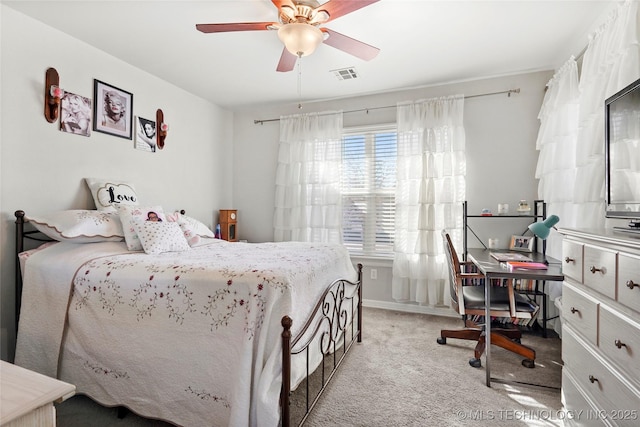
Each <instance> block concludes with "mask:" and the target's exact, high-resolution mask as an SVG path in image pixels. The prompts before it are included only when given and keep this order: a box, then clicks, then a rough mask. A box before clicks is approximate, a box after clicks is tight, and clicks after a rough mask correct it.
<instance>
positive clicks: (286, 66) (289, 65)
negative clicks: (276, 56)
mask: <svg viewBox="0 0 640 427" xmlns="http://www.w3.org/2000/svg"><path fill="white" fill-rule="evenodd" d="M297 59H298V57H297V56H295V55H294V54H293V53H291V52H289V51H288V50H287V48H286V47H285V48H284V49H282V55H281V56H280V62H278V68H276V71H280V72H281V73H286V72H287V71H291V70H293V67H295V65H296V60H297Z"/></svg>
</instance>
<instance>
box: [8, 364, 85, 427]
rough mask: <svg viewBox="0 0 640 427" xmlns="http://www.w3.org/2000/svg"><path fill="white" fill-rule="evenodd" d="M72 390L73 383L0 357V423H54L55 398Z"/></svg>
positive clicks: (13, 426) (23, 426)
mask: <svg viewBox="0 0 640 427" xmlns="http://www.w3.org/2000/svg"><path fill="white" fill-rule="evenodd" d="M75 392H76V387H75V386H74V385H72V384H68V383H65V382H63V381H58V380H56V379H54V378H50V377H47V376H45V375H42V374H39V373H37V372H33V371H30V370H28V369H25V368H22V367H20V366H16V365H14V364H11V363H8V362H5V361H0V426H2V427H27V426H28V427H54V426H55V425H56V409H55V407H54V406H53V404H54V402H56V403H59V402H62V401H64V400H66V399H68V398H69V397H71V396H73V395H74V394H75Z"/></svg>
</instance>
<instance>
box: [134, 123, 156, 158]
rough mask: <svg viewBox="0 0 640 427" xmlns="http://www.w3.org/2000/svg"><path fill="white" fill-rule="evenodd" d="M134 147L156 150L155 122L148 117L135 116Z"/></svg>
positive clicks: (153, 151)
mask: <svg viewBox="0 0 640 427" xmlns="http://www.w3.org/2000/svg"><path fill="white" fill-rule="evenodd" d="M136 122H137V127H138V130H137V131H136V149H138V150H142V151H149V152H151V153H155V152H156V122H155V121H153V120H149V119H144V118H142V117H140V116H138V117H137V120H136Z"/></svg>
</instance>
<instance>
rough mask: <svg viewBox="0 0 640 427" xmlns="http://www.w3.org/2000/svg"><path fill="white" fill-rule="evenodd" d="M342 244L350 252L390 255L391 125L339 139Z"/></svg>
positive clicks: (393, 160)
mask: <svg viewBox="0 0 640 427" xmlns="http://www.w3.org/2000/svg"><path fill="white" fill-rule="evenodd" d="M342 142H343V144H342V147H343V148H342V189H341V190H342V203H343V204H342V213H343V218H342V219H343V221H342V226H343V241H344V244H345V246H347V248H348V249H349V251H350V252H351V253H354V254H360V255H371V256H389V255H391V254H392V253H393V242H394V226H395V224H394V222H395V189H396V160H397V134H396V128H395V126H388V127H385V128H377V129H368V130H367V129H360V130H358V131H351V132H345V133H344V134H343V139H342Z"/></svg>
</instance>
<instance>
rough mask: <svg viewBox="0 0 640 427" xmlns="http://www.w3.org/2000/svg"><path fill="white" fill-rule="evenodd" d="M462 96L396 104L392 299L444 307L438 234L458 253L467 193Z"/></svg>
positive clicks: (443, 264) (446, 291)
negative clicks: (448, 239) (445, 235)
mask: <svg viewBox="0 0 640 427" xmlns="http://www.w3.org/2000/svg"><path fill="white" fill-rule="evenodd" d="M463 112H464V96H462V95H456V96H452V97H446V98H436V99H428V100H424V101H418V102H415V103H414V102H411V103H400V104H398V108H397V126H398V163H397V168H398V169H397V180H396V232H395V247H394V252H395V253H394V260H393V282H392V296H393V298H394V299H396V300H398V301H416V302H418V303H420V304H428V305H432V306H440V305H442V306H448V305H449V299H450V298H449V289H448V286H445V283H446V277H447V270H446V268H447V267H446V265H447V264H446V263H447V261H446V257H445V255H444V249H443V245H442V237H441V234H440V233H441V231H442V229H444V228H446V229H447V230H448V231H449V232H450V234H451V237H452V239H453V241H454V243H456V246H457V247H458V248H460V247H461V245H460V244H461V241H462V231H463V230H462V202H463V201H464V200H465V189H466V180H465V176H466V156H465V131H464V126H463Z"/></svg>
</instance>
